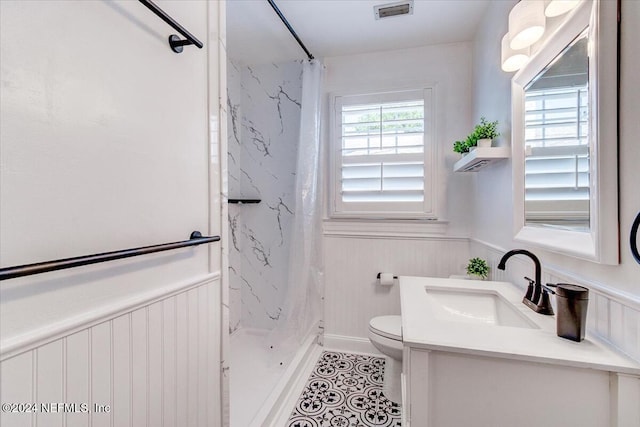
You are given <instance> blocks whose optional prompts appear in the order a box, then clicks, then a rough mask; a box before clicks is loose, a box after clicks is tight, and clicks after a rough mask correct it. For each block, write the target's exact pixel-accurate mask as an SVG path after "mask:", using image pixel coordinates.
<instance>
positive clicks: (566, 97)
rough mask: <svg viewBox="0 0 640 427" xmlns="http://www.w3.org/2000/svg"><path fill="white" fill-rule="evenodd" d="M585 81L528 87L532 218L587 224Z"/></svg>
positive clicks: (529, 209) (528, 193) (527, 178)
mask: <svg viewBox="0 0 640 427" xmlns="http://www.w3.org/2000/svg"><path fill="white" fill-rule="evenodd" d="M587 98H588V92H587V85H586V83H585V84H583V85H579V86H573V87H561V88H552V89H539V90H531V91H527V93H526V95H525V144H526V148H527V149H526V157H525V162H526V166H525V170H526V174H525V203H526V204H527V220H528V221H529V222H532V223H535V222H542V223H549V220H550V218H554V222H553V224H554V225H558V226H561V225H563V224H564V223H566V222H571V223H572V224H574V225H576V224H582V226H583V227H587V228H588V226H589V146H588V142H589V141H588V136H589V135H588V131H589V111H588V99H587Z"/></svg>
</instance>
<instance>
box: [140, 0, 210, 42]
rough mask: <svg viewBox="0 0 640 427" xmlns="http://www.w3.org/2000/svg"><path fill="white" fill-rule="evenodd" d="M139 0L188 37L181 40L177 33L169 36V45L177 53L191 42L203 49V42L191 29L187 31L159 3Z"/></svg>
mask: <svg viewBox="0 0 640 427" xmlns="http://www.w3.org/2000/svg"><path fill="white" fill-rule="evenodd" d="M138 1H139V2H140V3H142V4H143V5H145V6H146V7H147V8H149V10H150V11H152V12H153V13H155V14H156V15H158V16H159V17H160V19H162V20H163V21H164V22H166V23H167V24H169V25H171V26H172V27H173V29H174V30H176V31H177V32H179V33H180V34H182V35H183V36H184V37H185V38H186V40H181V39H180V37H178V36H176V35H175V34H171V35H170V36H169V46H171V50H173V51H174V52H175V53H180V52H182V47H183V46H188V45H190V44H193V45H196V46H197V47H198V49H202V46H204V45H203V44H202V42H201V41H200V40H198V39H197V38H196V37H195V36H194V35H193V34H191V33H190V32H189V31H187V30H186V29H185V28H184V27H183V26H182V25H180V24H178V23H177V22H176V21H175V20H174V19H173V18H172V17H170V16H169V15H167V13H166V12H165V11H164V10H162V9H160V7H158V5H156V4H155V3H153V2H152V1H151V0H138Z"/></svg>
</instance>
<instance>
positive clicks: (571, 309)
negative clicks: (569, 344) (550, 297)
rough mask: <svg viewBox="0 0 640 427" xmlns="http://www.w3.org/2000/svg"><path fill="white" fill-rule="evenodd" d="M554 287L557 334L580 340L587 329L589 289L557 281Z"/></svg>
mask: <svg viewBox="0 0 640 427" xmlns="http://www.w3.org/2000/svg"><path fill="white" fill-rule="evenodd" d="M554 287H555V288H556V290H555V294H556V306H557V311H558V313H557V315H556V316H557V317H556V321H557V334H558V336H559V337H562V338H566V339H569V340H572V341H577V342H580V341H582V340H583V339H584V333H585V330H586V329H587V306H588V305H589V289H587V288H585V287H583V286H578V285H572V284H569V283H558V284H557V285H555V286H554Z"/></svg>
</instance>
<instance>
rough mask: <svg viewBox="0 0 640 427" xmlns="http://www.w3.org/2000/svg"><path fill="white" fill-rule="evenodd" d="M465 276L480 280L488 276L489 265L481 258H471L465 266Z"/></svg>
mask: <svg viewBox="0 0 640 427" xmlns="http://www.w3.org/2000/svg"><path fill="white" fill-rule="evenodd" d="M467 274H468V275H469V276H477V277H479V278H480V279H481V280H484V279H486V278H487V277H488V276H489V265H488V264H487V261H485V260H483V259H482V258H471V259H470V260H469V264H468V265H467Z"/></svg>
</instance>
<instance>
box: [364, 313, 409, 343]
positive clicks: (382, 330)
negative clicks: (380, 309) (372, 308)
mask: <svg viewBox="0 0 640 427" xmlns="http://www.w3.org/2000/svg"><path fill="white" fill-rule="evenodd" d="M369 331H371V332H372V333H374V334H376V335H380V336H383V337H385V338H388V339H391V340H394V341H402V317H400V316H397V315H396V316H378V317H374V318H372V319H371V320H370V321H369Z"/></svg>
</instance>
